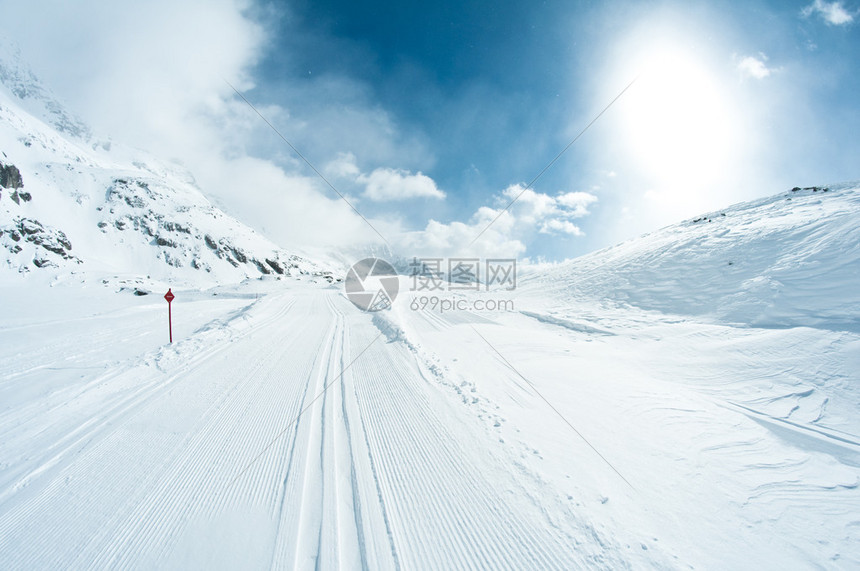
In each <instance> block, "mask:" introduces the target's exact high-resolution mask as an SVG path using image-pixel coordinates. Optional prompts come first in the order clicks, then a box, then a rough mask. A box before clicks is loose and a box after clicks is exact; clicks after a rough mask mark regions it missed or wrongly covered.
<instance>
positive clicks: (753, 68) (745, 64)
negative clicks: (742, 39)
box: [738, 54, 775, 79]
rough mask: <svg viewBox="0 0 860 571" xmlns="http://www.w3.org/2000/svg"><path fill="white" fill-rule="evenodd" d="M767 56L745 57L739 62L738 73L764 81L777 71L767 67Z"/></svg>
mask: <svg viewBox="0 0 860 571" xmlns="http://www.w3.org/2000/svg"><path fill="white" fill-rule="evenodd" d="M766 62H767V56H766V55H764V54H759V57H755V56H745V57H743V58H741V60H740V61H739V62H738V71H740V72H741V74H743V75H745V76H747V77H752V78H754V79H764V78H765V77H768V76H769V75H770V74H771V73H773V72H774V71H775V70H774V69H771V68H769V67H768V66H767V63H766Z"/></svg>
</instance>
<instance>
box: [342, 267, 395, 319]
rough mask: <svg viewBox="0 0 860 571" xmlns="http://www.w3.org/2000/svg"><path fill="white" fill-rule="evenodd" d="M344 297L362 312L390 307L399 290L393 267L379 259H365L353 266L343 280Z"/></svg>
mask: <svg viewBox="0 0 860 571" xmlns="http://www.w3.org/2000/svg"><path fill="white" fill-rule="evenodd" d="M344 289H345V290H346V297H348V298H349V300H350V301H351V302H352V303H354V304H355V306H356V307H357V308H359V309H360V310H362V311H380V310H382V309H388V308H389V307H391V303H392V302H393V301H394V299H395V298H396V297H397V292H398V290H399V289H400V278H399V277H398V276H397V270H395V269H394V266H392V265H391V264H389V263H388V262H386V261H385V260H381V259H379V258H365V259H363V260H361V261H359V262H356V263H355V264H353V266H352V267H351V268H350V269H349V271H348V272H347V273H346V279H345V280H344Z"/></svg>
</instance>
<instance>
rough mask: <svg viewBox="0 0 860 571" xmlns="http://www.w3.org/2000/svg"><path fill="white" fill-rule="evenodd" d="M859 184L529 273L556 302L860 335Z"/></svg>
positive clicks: (804, 192) (711, 216) (784, 199)
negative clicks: (584, 302)
mask: <svg viewBox="0 0 860 571" xmlns="http://www.w3.org/2000/svg"><path fill="white" fill-rule="evenodd" d="M858 220H860V182H854V183H845V184H835V185H828V186H817V187H808V188H798V187H795V188H793V189H791V190H787V191H786V192H783V193H780V194H777V195H775V196H771V197H768V198H764V199H761V200H756V201H752V202H744V203H741V204H737V205H734V206H729V207H727V208H725V209H723V210H720V211H717V212H711V213H708V214H704V215H701V216H698V217H696V218H694V219H690V220H686V221H683V222H680V223H678V224H674V225H672V226H668V227H666V228H663V229H660V230H657V231H655V232H652V233H650V234H646V235H644V236H641V237H639V238H636V239H633V240H629V241H627V242H624V243H621V244H618V245H616V246H613V247H610V248H606V249H603V250H600V251H597V252H593V253H591V254H588V255H586V256H582V257H580V258H577V259H575V260H572V261H569V262H565V263H563V264H559V265H556V266H550V267H546V266H545V267H541V268H539V271H535V272H532V273H531V274H530V275H531V276H532V277H531V278H529V279H527V280H526V283H528V284H532V285H535V286H537V287H539V288H540V289H541V290H542V291H544V292H545V293H547V294H550V295H551V296H553V297H556V296H557V297H561V298H562V299H566V300H575V299H589V300H595V299H596V300H600V301H605V302H610V303H615V304H622V305H629V306H634V307H638V308H642V309H648V310H657V311H660V312H664V313H674V314H682V315H696V316H708V317H710V318H712V319H715V320H718V321H722V322H728V323H735V324H744V325H749V326H755V327H777V328H778V327H798V326H805V327H821V328H830V329H836V330H845V329H847V330H851V331H855V332H857V331H860V223H858Z"/></svg>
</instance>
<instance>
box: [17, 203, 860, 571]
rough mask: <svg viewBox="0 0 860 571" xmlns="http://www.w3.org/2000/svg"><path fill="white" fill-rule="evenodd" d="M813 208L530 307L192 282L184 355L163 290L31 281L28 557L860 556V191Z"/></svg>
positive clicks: (522, 562) (26, 373) (21, 499)
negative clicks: (693, 254)
mask: <svg viewBox="0 0 860 571" xmlns="http://www.w3.org/2000/svg"><path fill="white" fill-rule="evenodd" d="M789 197H791V198H792V201H787V200H785V198H786V197H774V198H773V199H768V200H767V201H762V203H761V204H760V205H759V208H753V207H750V206H749V205H741V206H738V207H733V208H731V209H726V211H725V213H726V216H720V222H711V223H705V224H711V226H703V225H702V224H701V222H695V223H694V222H692V221H690V222H685V223H682V224H680V225H677V226H674V227H670V228H668V229H664V230H661V231H659V232H656V233H654V234H652V235H651V236H647V237H644V238H642V239H639V240H638V241H632V242H629V243H627V244H622V245H620V246H618V247H617V248H616V249H614V250H611V251H609V252H604V253H603V254H602V256H603V257H605V258H607V259H611V260H613V263H612V264H607V265H606V266H604V267H600V260H601V259H603V258H601V257H599V256H596V255H593V256H591V257H584V258H581V259H579V260H576V261H574V262H571V263H569V264H564V265H561V266H557V267H553V268H537V269H529V270H525V271H524V273H523V275H522V276H521V278H522V279H521V283H520V286H519V287H518V288H517V290H516V291H514V292H498V293H496V294H493V295H494V296H495V297H497V298H509V299H511V300H513V301H514V302H515V306H514V307H513V308H510V309H509V310H508V311H495V312H491V311H477V310H474V309H471V310H464V311H449V312H440V311H433V310H430V309H429V308H428V309H425V310H414V309H412V307H411V305H412V303H411V302H412V301H413V300H414V299H415V298H416V296H419V293H418V292H416V293H414V294H413V293H411V292H408V291H407V290H408V288H409V286H410V283H409V282H410V280H408V279H407V278H404V279H403V281H402V284H401V295H400V297H398V298H397V300H396V302H395V305H394V307H393V308H392V309H391V310H389V311H383V312H378V313H364V312H361V311H359V310H358V309H357V308H355V307H354V306H353V305H352V304H351V303H350V302H349V301H348V300H347V299H346V298H345V297H344V294H343V293H342V291H341V290H340V289H339V288H338V287H336V286H329V285H327V284H325V282H322V283H310V282H309V281H286V280H285V281H259V280H254V281H249V282H246V283H244V284H242V285H239V286H223V287H220V288H216V289H212V290H208V291H206V292H194V291H186V290H183V289H181V288H177V289H174V293H176V295H177V298H176V301H174V302H173V311H174V314H173V317H174V324H175V329H174V339H175V341H176V342H175V343H174V344H172V345H167V344H166V343H165V341H166V337H167V332H166V330H165V329H166V303H165V302H164V301H163V300H162V299H161V298H160V295H159V294H157V293H156V294H155V295H150V296H144V297H136V296H133V295H131V293H130V290H124V291H119V292H112V291H111V290H110V289H108V288H106V287H104V286H102V285H101V284H100V283H99V282H98V281H97V280H93V281H91V282H87V283H92V284H94V285H87V283H85V284H72V283H66V284H65V285H64V284H63V283H60V282H61V281H62V280H60V282H55V283H54V285H53V287H51V286H50V284H49V283H48V282H49V280H46V281H44V282H40V281H38V279H37V277H36V276H28V277H27V278H26V279H24V278H21V277H20V276H6V277H4V278H3V280H4V281H3V283H2V286H3V289H2V291H3V297H2V312H0V435H2V437H0V568H3V569H55V568H74V569H103V568H112V569H152V568H161V569H190V568H197V569H218V568H221V569H237V568H242V569H269V568H275V569H293V568H297V569H308V568H320V569H358V568H366V569H398V568H401V569H440V568H441V569H461V568H494V569H577V568H587V569H593V568H597V569H619V568H672V569H674V568H677V569H680V568H726V569H737V568H756V569H786V568H790V569H818V568H825V569H851V568H856V567H858V566H860V541H857V538H858V534H860V415H858V414H857V413H858V411H860V384H858V383H860V378H858V372H860V331H858V328H857V327H856V324H857V323H858V322H860V319H858V317H860V315H858V309H857V306H856V305H854V304H853V302H851V300H852V299H854V298H852V297H851V296H852V295H857V294H856V291H857V290H856V289H854V287H853V286H854V285H855V283H856V282H855V281H853V280H854V279H855V278H854V276H855V274H856V270H854V269H853V268H854V267H855V266H852V264H851V263H850V262H851V260H852V259H853V258H851V256H853V255H855V254H856V252H857V250H856V240H855V238H856V233H857V232H858V230H857V229H856V228H857V225H856V223H855V224H853V225H852V224H850V223H849V222H850V220H851V217H852V216H855V215H856V213H857V211H858V207H857V203H858V193H857V191H856V190H854V189H851V188H844V189H841V190H833V189H831V191H830V192H829V193H828V195H827V198H821V197H820V196H819V195H818V194H817V193H815V192H812V191H810V192H807V193H806V194H803V193H799V194H798V193H795V194H794V195H793V196H789ZM779 204H781V205H782V207H779V206H778V205H779ZM788 205H791V206H788ZM764 212H770V214H769V215H767V216H766V215H764V214H763V213H764ZM718 215H719V214H718ZM768 216H769V217H768ZM827 220H830V224H828V223H827ZM774 221H778V222H779V223H777V222H774ZM717 224H722V226H717ZM670 236H674V238H673V239H670V238H669V237H670ZM728 236H733V239H731V240H730V239H729V238H728ZM804 236H807V237H811V238H814V239H803V237H804ZM787 237H794V239H793V240H788V239H787ZM736 242H740V243H742V244H746V245H747V250H746V251H747V252H748V253H749V255H748V257H747V258H743V257H739V255H738V254H737V252H738V250H735V251H734V252H733V253H732V254H731V258H730V260H731V261H733V264H732V265H731V266H729V264H728V263H727V261H726V263H725V264H722V263H717V262H715V261H714V260H716V259H717V258H718V257H719V256H720V255H722V254H721V253H722V252H724V251H725V248H729V249H734V248H735V247H736V246H735V243H736ZM679 243H686V244H688V248H689V247H700V248H702V249H703V251H704V250H706V251H708V252H710V253H711V256H712V258H713V259H710V260H708V261H707V263H703V264H701V265H698V266H693V265H691V264H690V262H685V261H684V259H683V256H684V255H683V252H684V248H682V247H680V246H676V244H679ZM690 245H692V246H690ZM765 247H769V248H771V251H770V252H769V253H768V252H763V251H762V249H763V248H765ZM721 248H722V249H721ZM697 259H698V258H697ZM791 261H794V263H793V264H792V263H789V262H791ZM655 268H656V269H657V270H659V275H660V277H661V279H660V280H656V279H654V278H653V273H652V272H653V271H654V270H655ZM816 268H817V270H818V271H819V272H820V273H821V275H824V276H826V277H827V280H826V281H822V282H821V283H820V284H818V285H817V284H816V282H815V280H816V277H815V275H816V274H815V273H814V272H813V271H812V269H816ZM586 269H587V271H586ZM697 272H698V273H697ZM691 274H693V277H691ZM804 275H805V276H807V279H806V280H802V279H800V277H802V276H804ZM649 276H651V277H649ZM696 276H698V277H696ZM738 276H740V277H739V278H738ZM762 276H763V277H762ZM731 279H740V280H741V282H740V283H741V284H744V283H747V281H749V280H752V282H751V283H752V284H753V285H754V284H755V283H759V281H761V279H765V280H769V281H768V283H769V284H770V287H768V288H756V287H747V288H745V287H743V286H741V287H738V286H736V285H732V284H731V282H730V280H731ZM744 280H747V281H744ZM757 280H758V281H757ZM799 284H800V285H802V286H803V287H800V285H799ZM164 289H165V290H166V287H165V288H164ZM822 289H823V290H824V291H826V292H827V294H828V295H829V296H831V298H832V302H830V303H826V301H827V300H825V299H822V298H821V297H819V296H818V295H817V294H815V292H817V291H819V290H822ZM659 291H663V294H662V295H663V297H660V296H658V295H657V293H658V292H659ZM701 291H706V292H707V295H706V296H703V295H701ZM803 291H807V292H812V293H809V294H807V295H806V296H804V295H803ZM450 295H451V294H449V293H446V292H443V293H442V294H440V297H450ZM458 295H459V294H458ZM486 295H487V294H483V293H481V294H474V295H471V296H464V297H463V298H462V299H464V300H466V301H467V302H471V301H474V299H475V298H476V297H477V296H486ZM655 300H656V301H655ZM659 300H662V302H661V303H663V305H661V306H659V307H658V306H657V305H656V304H657V302H658V301H659ZM673 300H674V304H673V302H672V301H673ZM727 300H728V301H727ZM846 300H848V302H849V303H848V305H840V304H845V302H846ZM697 304H698V305H697ZM743 304H746V306H747V307H757V308H760V309H761V311H760V312H758V313H755V312H748V313H743V312H737V311H735V310H736V309H737V308H738V307H741V306H742V305H743ZM833 307H847V309H843V310H841V311H838V312H837V311H835V310H833V309H832V308H833ZM726 308H729V309H731V310H732V311H734V313H726ZM744 316H746V317H747V318H748V321H747V322H743V321H740V317H744ZM762 316H763V317H762Z"/></svg>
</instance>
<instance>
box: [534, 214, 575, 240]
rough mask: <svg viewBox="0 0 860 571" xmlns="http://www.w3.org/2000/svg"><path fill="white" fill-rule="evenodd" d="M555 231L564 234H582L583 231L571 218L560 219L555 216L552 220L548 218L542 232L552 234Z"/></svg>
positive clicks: (542, 225) (541, 229) (541, 228)
mask: <svg viewBox="0 0 860 571" xmlns="http://www.w3.org/2000/svg"><path fill="white" fill-rule="evenodd" d="M554 232H562V233H564V234H570V235H571V236H582V235H583V232H582V230H580V228H579V226H577V225H576V224H574V223H573V222H571V221H570V220H558V219H557V218H553V219H552V220H547V221H546V222H544V223H543V224H541V227H540V233H541V234H552V233H554Z"/></svg>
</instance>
